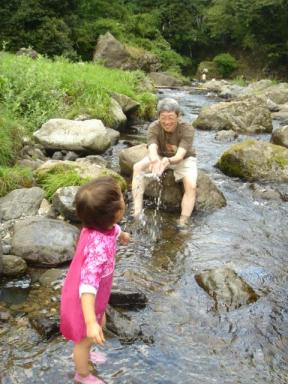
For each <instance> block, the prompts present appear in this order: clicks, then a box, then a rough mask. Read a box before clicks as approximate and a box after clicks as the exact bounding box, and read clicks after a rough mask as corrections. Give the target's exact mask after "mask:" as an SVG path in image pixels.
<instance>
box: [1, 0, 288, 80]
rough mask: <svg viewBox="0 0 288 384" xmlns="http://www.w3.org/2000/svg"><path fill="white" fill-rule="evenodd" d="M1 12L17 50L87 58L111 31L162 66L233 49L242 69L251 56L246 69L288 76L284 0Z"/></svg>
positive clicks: (5, 8) (134, 1)
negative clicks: (151, 55) (31, 49)
mask: <svg viewBox="0 0 288 384" xmlns="http://www.w3.org/2000/svg"><path fill="white" fill-rule="evenodd" d="M0 16H1V20H2V22H1V25H0V42H1V41H2V45H3V47H4V48H5V49H6V50H8V51H12V52H16V51H17V50H18V49H19V48H21V47H28V46H31V47H33V48H34V49H36V50H37V51H38V52H40V53H41V54H45V55H47V56H49V57H53V56H55V55H62V56H65V57H68V58H69V59H71V60H75V61H79V59H82V60H88V61H89V60H91V59H92V56H93V51H94V49H95V45H96V41H97V39H98V37H99V35H100V34H103V33H105V32H107V31H110V32H111V33H112V34H113V35H114V36H115V37H116V38H117V39H119V40H120V41H122V42H123V43H127V44H129V45H131V46H135V47H140V48H144V49H147V50H149V51H151V52H153V53H155V54H156V55H157V56H158V57H159V58H160V60H161V64H162V70H171V71H182V72H184V73H185V74H188V75H190V76H191V75H193V73H195V70H196V67H197V64H198V63H199V62H200V61H203V60H206V61H212V60H213V58H214V57H215V56H217V55H219V54H223V53H230V54H232V55H233V56H235V57H236V59H237V60H239V61H240V63H242V64H243V65H242V68H243V69H244V70H245V68H246V67H245V64H246V63H248V64H250V63H252V64H253V65H252V66H250V67H249V68H248V75H251V76H253V74H254V75H256V74H257V71H260V72H261V73H262V74H263V75H266V76H269V75H270V77H271V76H276V77H277V76H278V77H279V76H280V77H281V76H284V77H285V76H287V63H288V53H287V52H288V50H287V40H288V29H287V24H288V8H287V2H286V0H255V1H252V2H251V1H250V0H194V1H189V0H183V1H181V2H180V1H179V0H169V1H168V0H160V1H157V2H155V1H151V0H142V1H139V0H129V1H128V0H109V1H108V0H101V1H99V0H80V1H75V0H65V1H46V2H41V1H40V0H22V1H21V2H17V1H9V2H4V4H3V5H2V6H1V10H0ZM285 74H286V75H285ZM244 75H245V73H244ZM262 77H263V76H262Z"/></svg>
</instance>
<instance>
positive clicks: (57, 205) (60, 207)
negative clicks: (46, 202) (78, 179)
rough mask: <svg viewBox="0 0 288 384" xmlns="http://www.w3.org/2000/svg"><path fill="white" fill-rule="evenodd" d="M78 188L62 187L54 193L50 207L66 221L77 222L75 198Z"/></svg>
mask: <svg viewBox="0 0 288 384" xmlns="http://www.w3.org/2000/svg"><path fill="white" fill-rule="evenodd" d="M78 189H79V187H77V186H71V187H63V188H59V189H57V191H56V192H55V194H54V196H53V199H52V205H53V208H54V209H55V211H57V212H59V213H60V214H61V215H62V216H64V217H65V218H66V219H68V220H71V221H74V222H75V221H79V219H78V217H77V215H76V207H75V196H76V193H77V191H78Z"/></svg>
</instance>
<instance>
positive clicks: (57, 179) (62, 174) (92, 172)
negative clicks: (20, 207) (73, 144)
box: [35, 160, 127, 200]
mask: <svg viewBox="0 0 288 384" xmlns="http://www.w3.org/2000/svg"><path fill="white" fill-rule="evenodd" d="M101 176H112V177H113V178H114V179H115V180H116V181H117V183H118V184H119V186H120V188H121V190H122V191H125V190H126V189H127V183H126V180H125V179H124V178H123V177H122V176H121V175H119V174H118V173H117V172H114V171H112V170H111V169H108V168H106V167H101V166H99V165H97V164H87V163H85V162H73V161H59V162H58V161H51V160H50V161H48V162H46V163H44V164H43V166H41V167H39V168H38V169H37V170H36V171H35V177H36V179H37V182H38V183H39V184H40V185H41V187H42V188H43V189H44V191H45V194H46V198H47V199H48V200H52V198H53V195H54V193H55V192H56V191H57V189H59V188H63V187H71V186H80V185H83V184H86V183H88V182H89V181H91V180H92V179H96V178H98V177H101Z"/></svg>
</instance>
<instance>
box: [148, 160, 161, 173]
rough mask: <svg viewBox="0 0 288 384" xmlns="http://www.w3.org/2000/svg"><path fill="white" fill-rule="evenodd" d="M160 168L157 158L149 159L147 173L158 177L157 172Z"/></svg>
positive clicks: (159, 161)
mask: <svg viewBox="0 0 288 384" xmlns="http://www.w3.org/2000/svg"><path fill="white" fill-rule="evenodd" d="M160 166H161V160H160V159H159V157H158V158H155V159H151V160H150V164H149V171H150V172H152V174H153V175H156V176H160V175H159V170H160Z"/></svg>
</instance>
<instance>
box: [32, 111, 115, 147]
mask: <svg viewBox="0 0 288 384" xmlns="http://www.w3.org/2000/svg"><path fill="white" fill-rule="evenodd" d="M33 135H34V137H35V139H36V140H37V141H39V142H40V143H41V144H42V145H43V146H44V147H45V148H46V149H50V150H58V149H59V150H63V149H66V150H68V151H76V152H77V151H85V152H90V153H103V152H105V151H106V149H107V148H109V147H110V145H111V139H110V137H109V135H108V134H107V129H106V128H105V126H104V125H103V123H102V121H101V120H97V119H92V120H85V121H75V120H67V119H51V120H49V121H47V122H46V123H45V124H43V125H42V127H41V128H40V129H39V130H38V131H36V132H34V134H33Z"/></svg>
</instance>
